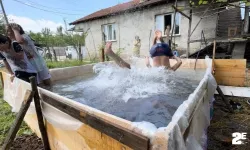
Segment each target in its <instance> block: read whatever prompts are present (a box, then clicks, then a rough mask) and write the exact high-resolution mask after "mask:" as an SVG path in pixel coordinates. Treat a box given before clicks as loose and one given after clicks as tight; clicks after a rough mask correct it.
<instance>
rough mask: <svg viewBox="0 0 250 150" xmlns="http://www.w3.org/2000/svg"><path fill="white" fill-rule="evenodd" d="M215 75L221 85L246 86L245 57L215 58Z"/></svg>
mask: <svg viewBox="0 0 250 150" xmlns="http://www.w3.org/2000/svg"><path fill="white" fill-rule="evenodd" d="M214 66H215V74H214V77H215V79H216V81H217V83H218V84H219V85H226V86H240V87H242V86H246V80H247V68H246V60H245V59H216V60H214Z"/></svg>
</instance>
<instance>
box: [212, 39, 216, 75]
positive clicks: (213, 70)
mask: <svg viewBox="0 0 250 150" xmlns="http://www.w3.org/2000/svg"><path fill="white" fill-rule="evenodd" d="M215 50H216V41H215V40H214V47H213V60H212V74H214V73H215V67H214V59H215Z"/></svg>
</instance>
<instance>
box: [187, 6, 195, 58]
mask: <svg viewBox="0 0 250 150" xmlns="http://www.w3.org/2000/svg"><path fill="white" fill-rule="evenodd" d="M189 13H190V17H189V23H188V41H187V52H186V55H187V56H186V57H187V58H188V57H189V51H190V37H191V25H192V13H193V11H192V9H191V10H190V12H189Z"/></svg>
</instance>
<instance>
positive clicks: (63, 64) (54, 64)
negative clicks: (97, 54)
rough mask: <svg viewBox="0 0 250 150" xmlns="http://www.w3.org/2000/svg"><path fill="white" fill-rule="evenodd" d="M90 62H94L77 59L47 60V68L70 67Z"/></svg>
mask: <svg viewBox="0 0 250 150" xmlns="http://www.w3.org/2000/svg"><path fill="white" fill-rule="evenodd" d="M91 63H95V61H79V60H65V61H58V62H51V61H47V67H48V68H49V69H52V68H65V67H72V66H81V65H86V64H91Z"/></svg>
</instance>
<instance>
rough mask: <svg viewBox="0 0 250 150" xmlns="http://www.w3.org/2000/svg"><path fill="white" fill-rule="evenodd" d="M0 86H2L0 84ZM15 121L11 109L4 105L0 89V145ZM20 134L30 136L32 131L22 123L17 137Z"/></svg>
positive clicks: (6, 104)
mask: <svg viewBox="0 0 250 150" xmlns="http://www.w3.org/2000/svg"><path fill="white" fill-rule="evenodd" d="M0 86H2V85H1V84H0ZM14 120H15V114H14V113H12V112H11V107H10V106H9V104H8V103H6V102H5V101H4V100H3V89H2V88H1V89H0V145H2V144H3V141H4V139H5V138H6V136H7V133H8V131H9V129H10V127H11V125H12V123H13V121H14ZM21 134H32V131H31V130H30V129H29V127H28V126H27V125H26V124H25V122H23V123H22V125H21V127H20V129H19V131H18V135H21Z"/></svg>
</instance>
